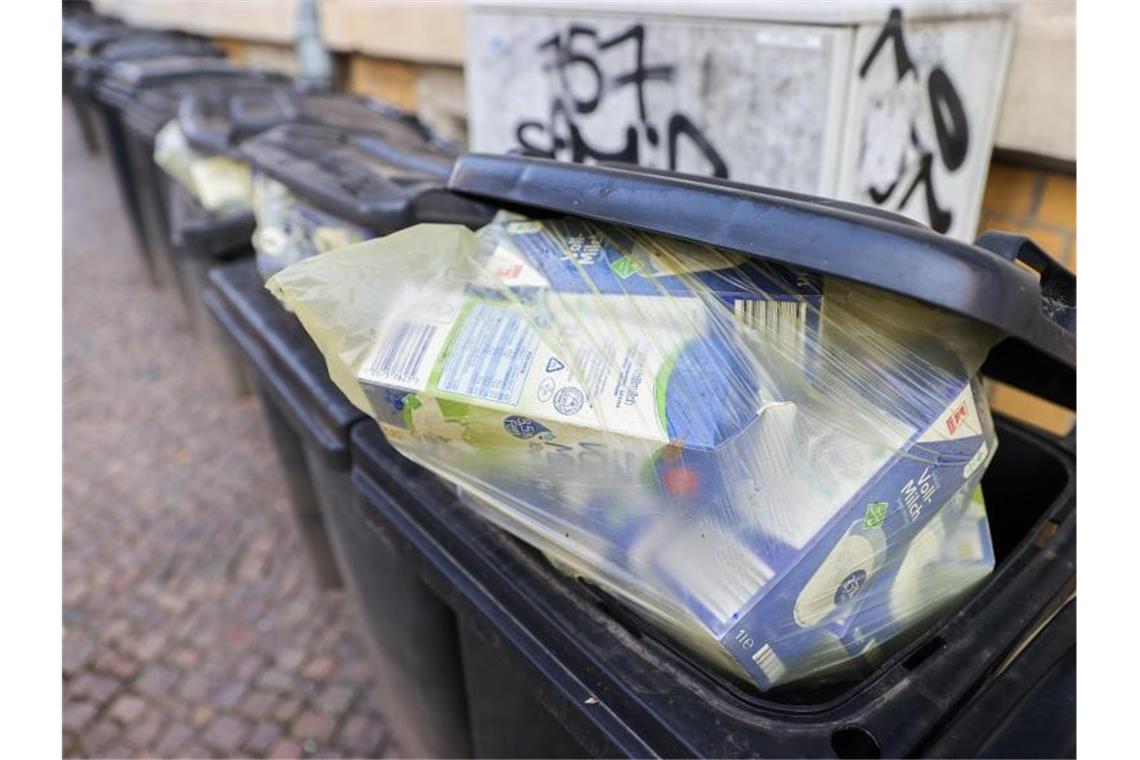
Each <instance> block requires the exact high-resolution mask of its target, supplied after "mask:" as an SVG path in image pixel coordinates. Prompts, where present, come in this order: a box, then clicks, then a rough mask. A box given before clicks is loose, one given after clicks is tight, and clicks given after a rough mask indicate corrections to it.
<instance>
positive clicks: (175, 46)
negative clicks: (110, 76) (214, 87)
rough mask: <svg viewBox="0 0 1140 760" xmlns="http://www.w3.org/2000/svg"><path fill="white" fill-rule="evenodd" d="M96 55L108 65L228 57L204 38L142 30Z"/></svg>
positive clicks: (106, 44) (111, 42)
mask: <svg viewBox="0 0 1140 760" xmlns="http://www.w3.org/2000/svg"><path fill="white" fill-rule="evenodd" d="M92 53H93V54H94V55H96V56H97V57H98V58H99V59H100V60H102V61H103V62H104V63H115V62H118V61H142V60H147V59H150V58H170V57H174V56H178V57H207V58H221V57H223V56H224V55H225V51H223V50H222V49H221V48H219V47H218V46H217V45H215V44H214V43H213V42H211V41H210V40H208V39H206V38H204V37H198V36H195V35H192V34H187V33H185V32H178V31H154V30H141V29H134V30H131V31H130V33H129V34H126V35H117V36H114V37H111V38H109V39H107V40H106V41H105V42H103V43H102V44H101V45H99V46H98V47H97V48H96V49H94V50H92Z"/></svg>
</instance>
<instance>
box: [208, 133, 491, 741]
mask: <svg viewBox="0 0 1140 760" xmlns="http://www.w3.org/2000/svg"><path fill="white" fill-rule="evenodd" d="M403 132H404V130H402V129H397V130H396V134H403ZM389 136H391V135H389ZM400 148H402V149H404V150H407V151H408V152H407V153H405V152H402V150H400ZM243 153H244V154H245V155H247V156H248V157H249V158H250V160H251V161H252V162H253V163H254V166H255V168H256V169H258V170H262V169H264V170H266V171H267V172H271V173H272V176H274V177H275V178H277V179H276V180H275V181H280V182H288V188H289V190H290V191H292V192H295V193H297V197H298V198H303V200H298V201H297V202H298V203H300V204H302V205H303V207H304V211H303V213H305V214H307V215H311V214H319V217H320V223H321V224H322V225H330V224H331V225H347V226H351V227H354V228H356V227H359V228H360V230H361V233H360V234H362V235H366V236H369V237H373V236H376V235H380V234H385V233H388V232H393V231H395V230H397V229H400V228H401V227H403V226H407V225H411V224H416V223H418V222H421V221H450V222H455V223H461V224H470V225H472V226H480V225H482V224H483V223H485V222H487V221H489V220H490V218H491V216H492V209H491V208H489V207H487V206H485V205H484V204H481V203H479V202H476V201H472V200H470V199H465V198H456V197H452V196H451V195H450V194H449V193H448V192H447V191H446V189H445V188H444V184H445V182H446V177H447V174H448V172H449V171H450V166H451V158H450V157H449V156H447V155H446V154H441V153H439V152H438V151H437V150H435V149H427V148H425V146H424V144H423V143H422V141H417V142H415V143H413V144H411V145H409V144H408V143H407V142H395V143H393V142H388V141H387V140H386V139H384V138H382V137H378V136H377V135H376V134H374V133H366V134H349V133H347V132H346V131H344V130H335V129H330V128H328V127H315V126H312V125H302V124H296V125H288V126H282V127H278V128H276V129H275V130H272V131H270V132H266V133H264V134H262V135H260V136H258V137H255V138H253V139H251V140H247V141H246V142H245V143H244V144H243ZM266 167H272V168H271V169H267V168H266ZM312 218H313V217H312V216H306V217H305V221H303V222H302V224H304V223H306V221H307V220H311V219H312ZM259 223H260V221H259ZM259 234H260V231H259ZM307 253H308V251H306V252H304V253H302V254H299V255H306V254H307ZM208 279H209V283H210V284H209V287H208V289H207V290H206V293H205V295H204V300H205V302H206V305H207V307H208V309H209V310H210V312H211V313H212V314H213V316H214V317H215V318H216V319H217V321H218V323H219V324H220V326H221V328H222V330H223V332H224V333H225V334H226V335H227V336H228V337H229V339H230V340H232V341H233V343H234V345H235V347H236V348H235V351H236V353H238V354H240V355H241V356H242V359H243V364H244V366H245V368H246V372H247V375H248V378H249V383H250V385H251V386H252V388H253V389H254V393H255V395H256V397H257V399H258V402H259V404H260V406H261V409H262V412H263V414H264V417H265V420H266V425H267V427H268V429H269V432H270V434H271V436H272V439H273V441H274V446H275V448H276V449H277V453H278V456H279V459H280V461H281V465H282V469H283V470H284V472H285V474H286V477H287V478H288V482H289V487H290V495H291V499H292V507H293V510H294V514H295V523H296V524H297V525H298V527H299V530H300V532H301V538H302V541H303V542H304V543H305V545H306V546H307V548H308V550H309V553H310V556H312V557H313V558H314V565H315V569H316V572H317V574H318V577H319V579H320V580H321V582H322V583H324V584H325V585H326V586H328V585H333V584H335V583H337V581H338V573H337V571H336V567H337V566H339V568H340V575H341V576H343V579H344V581H345V583H346V585H347V586H348V588H349V591H350V592H351V594H352V596H353V598H354V600H355V601H356V603H357V604H359V606H360V609H361V613H362V614H361V618H362V620H363V621H364V623H365V625H366V627H367V631H366V633H367V637H368V639H369V641H370V642H371V644H372V649H373V652H374V659H375V661H376V672H377V681H378V686H379V688H380V690H381V692H382V693H383V702H384V704H385V706H386V713H387V714H388V717H389V718H390V720H391V723H390V726H391V730H392V731H393V733H394V734H395V736H396V738H397V742H398V743H399V745H400V746H401V748H402V749H403V750H404V751H405V752H407V753H408V754H409V755H411V756H422V757H456V756H468V755H470V754H471V744H470V733H469V730H468V726H467V704H466V700H465V695H464V690H463V688H462V677H461V672H462V670H461V665H460V662H459V653H458V638H457V635H456V628H455V621H454V618H453V616H452V614H451V612H450V610H449V609H447V608H446V607H445V606H443V605H441V604H440V603H439V602H438V601H436V600H435V598H434V597H433V596H432V595H431V594H429V593H426V592H425V590H424V589H423V588H422V587H421V585H420V581H419V578H418V576H417V575H416V574H414V573H408V572H406V567H405V565H404V564H403V562H402V559H401V558H400V557H399V556H398V555H397V554H396V553H395V552H394V551H393V550H392V549H391V548H389V547H387V546H386V545H385V544H384V543H383V542H378V541H377V540H376V538H375V534H374V533H373V532H372V531H371V530H368V529H365V526H363V524H362V523H361V522H360V514H359V512H357V511H356V510H355V508H354V506H353V505H354V498H353V489H352V486H351V483H350V480H349V472H350V469H351V465H352V463H351V460H350V457H349V436H350V434H351V430H352V428H353V427H354V426H355V425H357V424H358V423H360V422H361V421H363V419H364V416H363V415H362V414H361V413H360V412H359V411H358V410H357V408H356V407H355V406H353V405H352V404H351V403H350V402H349V401H348V399H346V398H345V397H344V395H343V394H342V393H341V392H340V391H339V390H338V389H337V387H336V386H335V385H334V384H333V382H332V381H331V380H330V379H329V376H328V370H327V367H326V365H325V362H324V359H323V357H322V356H321V354H320V352H319V351H318V350H317V349H316V347H315V346H314V345H313V343H312V341H311V340H310V339H309V337H308V336H307V335H306V334H305V331H304V329H303V328H302V327H301V325H300V323H299V322H298V321H297V319H296V318H295V317H294V316H293V315H292V314H289V313H288V312H286V311H285V310H284V309H283V308H282V307H281V306H280V304H279V303H277V301H276V300H275V299H274V298H273V297H272V296H271V295H270V294H269V292H268V291H267V290H266V289H265V287H264V285H263V281H264V280H263V276H262V273H261V272H259V271H258V269H257V268H256V266H255V263H254V261H253V260H251V259H243V260H239V261H235V262H232V263H228V264H223V265H220V266H216V267H214V268H213V269H211V270H210V272H209V275H208Z"/></svg>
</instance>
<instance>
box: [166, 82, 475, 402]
mask: <svg viewBox="0 0 1140 760" xmlns="http://www.w3.org/2000/svg"><path fill="white" fill-rule="evenodd" d="M178 122H179V126H180V128H181V129H182V132H183V134H184V135H185V138H186V142H187V144H188V145H189V146H190V148H192V149H193V150H195V151H198V152H200V153H203V154H206V155H210V156H225V157H228V158H235V159H238V160H242V161H244V160H245V158H244V156H243V155H242V153H241V151H240V146H241V144H242V142H243V141H244V140H246V139H248V138H250V137H253V136H255V135H257V134H258V133H261V132H264V131H266V130H268V129H270V128H272V127H275V126H278V125H282V124H290V123H292V124H307V125H321V126H324V127H328V128H330V129H336V130H340V131H343V132H344V133H345V134H359V135H362V136H365V135H367V136H370V138H369V139H373V140H375V141H380V142H381V144H384V145H388V146H389V148H388V149H389V151H390V152H391V153H392V154H393V155H394V160H399V157H400V155H401V153H400V151H401V148H400V147H399V146H400V145H407V144H409V142H411V143H414V144H415V145H414V149H415V150H425V151H436V152H440V151H443V150H444V149H445V148H446V143H445V142H444V141H442V140H440V139H439V138H437V137H436V136H435V135H434V133H432V132H431V131H430V130H429V129H427V127H425V126H423V125H422V124H421V123H420V122H419V121H418V120H417V119H416V118H415V116H413V115H411V114H408V113H406V112H404V111H400V110H399V109H396V108H394V107H392V106H390V105H388V104H386V103H383V102H381V101H377V100H374V99H371V98H365V97H360V96H353V95H348V94H344V93H332V92H305V91H302V90H299V89H298V88H297V87H295V86H294V85H291V84H284V83H280V82H260V81H255V82H250V81H247V80H244V79H241V80H237V81H236V82H235V83H233V84H231V83H228V82H227V83H222V84H220V85H214V84H211V85H209V86H204V87H194V88H193V90H192V91H191V92H189V94H187V95H185V96H184V97H183V98H182V100H181V102H180V104H179V107H178ZM393 136H395V137H396V139H397V143H396V144H390V143H388V142H387V140H389V139H392V137H393ZM409 150H410V149H409ZM440 155H441V156H444V155H450V154H444V153H442V152H441V153H440ZM409 160H411V159H409ZM441 160H445V161H446V159H441ZM449 168H450V163H449V162H445V163H444V164H443V165H441V168H440V171H439V173H438V174H437V176H438V177H439V179H438V180H437V184H440V183H442V180H443V178H445V177H446V172H447V170H448V169H449ZM393 171H396V170H393ZM159 183H160V187H161V188H163V189H164V190H165V192H166V193H167V195H168V196H169V199H170V202H169V207H168V212H169V217H170V222H169V225H168V226H169V229H170V235H171V246H172V248H171V250H172V252H173V255H174V259H175V271H176V273H177V274H178V277H179V284H180V290H181V292H182V293H184V294H185V296H186V302H187V305H188V307H189V314H190V318H191V325H192V326H194V327H195V328H198V327H201V328H202V329H203V331H204V333H205V337H207V338H213V337H216V336H215V335H214V333H215V331H214V329H213V325H214V323H213V320H209V319H206V318H204V316H205V309H204V307H203V302H202V292H203V290H204V288H205V285H206V275H207V271H208V270H209V269H210V268H211V267H212V266H214V265H215V264H217V263H219V262H224V261H229V260H233V259H237V258H241V257H243V256H248V255H252V253H253V247H252V237H253V234H254V230H255V220H254V216H253V213H252V211H251V210H249V209H233V210H229V211H225V212H211V211H209V210H207V209H205V208H203V207H202V206H201V205H200V204H199V203H198V202H197V201H196V200H195V199H194V198H193V197H192V196H191V194H190V193H189V192H187V191H186V190H185V189H183V188H182V187H181V186H180V185H179V184H178V183H177V182H176V181H174V180H173V179H172V178H170V177H168V176H164V175H163V174H162V173H161V172H160V173H159ZM399 194H400V193H399V191H397V192H396V193H395V195H397V196H398V195H399ZM413 195H414V193H413ZM394 202H395V203H397V204H398V203H399V202H400V200H399V198H397V199H396V200H395V201H394ZM409 202H410V201H409ZM464 204H466V205H470V204H469V203H468V202H466V201H464ZM383 222H384V220H383V219H378V220H377V221H376V224H377V225H381V224H382V226H379V227H378V228H377V231H376V233H375V234H381V233H383V232H387V231H390V230H391V229H393V227H392V226H391V225H389V224H386V223H383ZM369 234H373V233H369ZM216 342H217V345H216V346H215V347H214V349H215V354H216V355H217V356H219V357H220V358H221V360H222V362H223V364H224V365H225V366H224V367H223V368H222V373H223V375H224V377H225V378H226V379H227V382H228V385H229V386H230V388H231V389H233V390H234V391H236V392H241V391H242V390H244V387H245V385H244V382H243V380H242V378H243V375H242V373H241V371H240V366H239V365H236V364H235V363H234V361H233V360H232V356H231V354H232V352H230V351H229V350H228V348H226V347H227V346H228V345H229V341H223V340H220V339H219V340H217V341H216Z"/></svg>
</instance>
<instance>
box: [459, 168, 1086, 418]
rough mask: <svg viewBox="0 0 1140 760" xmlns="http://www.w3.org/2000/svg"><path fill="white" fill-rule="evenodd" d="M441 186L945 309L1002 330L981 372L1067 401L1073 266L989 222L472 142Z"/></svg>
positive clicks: (1071, 377) (1072, 371)
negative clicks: (954, 234)
mask: <svg viewBox="0 0 1140 760" xmlns="http://www.w3.org/2000/svg"><path fill="white" fill-rule="evenodd" d="M447 186H448V188H449V189H450V190H452V191H453V192H456V193H459V194H462V195H467V196H470V197H474V198H477V199H479V200H483V201H489V202H493V203H498V204H500V205H507V206H510V207H518V208H520V209H522V210H525V209H538V210H541V211H543V212H547V213H550V212H554V213H561V214H567V215H573V216H579V217H583V218H586V219H591V220H594V221H599V222H606V223H611V224H618V225H623V226H628V227H633V228H637V229H642V230H646V231H649V232H655V233H660V234H664V235H670V236H673V237H677V238H682V239H685V240H689V241H693V242H697V243H704V244H709V245H715V246H718V247H720V248H725V249H729V250H732V251H735V252H737V253H740V254H743V255H745V256H749V257H752V258H758V259H764V260H768V261H773V262H777V263H780V264H784V265H787V266H791V267H793V268H797V269H804V270H809V271H813V272H817V273H819V274H823V275H831V276H835V277H839V278H842V279H845V280H850V281H853V282H857V283H861V284H865V285H870V286H873V287H877V288H881V289H883V290H886V291H889V292H892V293H897V294H899V295H902V296H906V297H909V298H912V299H915V300H918V301H920V302H923V303H926V304H928V305H931V306H935V307H939V308H942V309H946V310H948V311H951V312H954V313H956V314H960V315H962V316H965V317H968V318H970V319H972V320H974V321H976V322H979V323H981V324H984V325H987V326H989V327H992V328H994V329H996V330H998V331H999V332H1000V333H1001V334H1002V335H1004V336H1005V339H1004V340H1003V341H1001V342H1000V343H999V344H998V345H997V346H996V347H995V348H994V349H993V351H991V353H990V357H989V359H988V360H987V364H986V366H985V367H983V372H986V373H987V374H990V375H991V376H993V377H995V378H996V379H999V380H1002V381H1003V382H1007V383H1009V384H1011V385H1015V386H1017V387H1020V388H1022V389H1024V390H1027V391H1029V392H1030V393H1034V394H1036V395H1039V396H1042V397H1044V398H1046V399H1048V400H1050V401H1053V402H1055V403H1058V404H1061V405H1063V406H1067V407H1069V408H1071V409H1075V408H1076V276H1075V275H1073V274H1072V273H1071V272H1069V271H1068V270H1067V269H1065V268H1064V267H1063V266H1061V265H1060V264H1058V263H1057V262H1055V261H1054V260H1053V259H1051V258H1050V257H1049V256H1048V255H1047V254H1045V253H1044V252H1043V251H1041V249H1040V248H1038V247H1037V246H1036V245H1035V244H1034V243H1033V242H1032V241H1030V240H1028V239H1027V238H1024V237H1021V236H1015V235H1009V234H1006V233H997V232H989V233H986V234H984V235H982V236H981V237H980V238H978V240H977V241H976V243H974V244H969V243H964V242H961V241H958V240H955V239H953V238H949V237H946V236H944V235H940V234H938V233H936V232H934V231H933V230H931V229H929V228H927V227H925V226H923V225H921V224H916V223H914V222H911V221H910V220H908V219H906V218H905V217H900V216H898V215H895V214H890V213H888V212H883V211H882V210H880V209H875V208H867V207H862V206H860V205H858V204H854V203H846V202H839V201H834V200H829V199H825V198H819V197H814V196H810V195H805V194H800V193H790V192H786V191H781V190H774V189H771V188H765V187H761V186H758V185H748V184H745V183H739V182H729V181H724V180H717V179H713V178H706V177H698V176H695V175H688V174H679V173H676V172H668V171H661V170H654V169H644V168H642V167H638V166H633V165H619V164H605V165H598V166H593V165H584V164H573V163H568V162H563V161H555V160H552V159H546V158H533V157H529V156H515V155H490V154H480V153H469V154H466V155H463V156H461V157H460V158H459V159H458V160H457V161H456V163H455V166H454V168H453V169H452V173H451V177H450V178H449V180H448V183H447Z"/></svg>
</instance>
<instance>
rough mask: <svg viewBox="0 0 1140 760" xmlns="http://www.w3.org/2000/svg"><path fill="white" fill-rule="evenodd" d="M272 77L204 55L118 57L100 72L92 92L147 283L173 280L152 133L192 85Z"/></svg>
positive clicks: (174, 109) (164, 208)
mask: <svg viewBox="0 0 1140 760" xmlns="http://www.w3.org/2000/svg"><path fill="white" fill-rule="evenodd" d="M274 77H275V75H272V74H269V73H266V72H260V71H254V70H250V69H245V68H242V67H240V66H237V65H235V64H232V63H230V62H228V61H226V60H224V59H220V58H213V57H209V56H205V55H202V56H197V57H151V58H147V59H144V60H140V61H134V60H130V61H123V62H118V63H115V64H114V65H113V66H111V67H109V69H108V70H107V71H106V73H104V74H103V75H102V76H101V77H100V79H99V84H98V87H97V90H96V94H97V98H98V102H99V104H100V113H101V115H102V123H103V125H104V133H105V134H106V135H107V140H106V141H107V143H108V145H110V146H111V150H110V153H111V159H112V163H113V164H114V165H115V170H116V171H115V174H116V178H117V180H118V184H119V189H120V191H121V194H122V196H123V199H124V202H125V203H124V205H126V206H127V207H128V210H129V211H130V212H131V214H130V215H131V221H132V227H133V229H134V232H135V237H136V240H138V242H139V245H140V248H141V250H142V251H143V253H144V254H145V255H146V258H145V262H146V265H147V269H148V272H149V273H150V275H151V279H152V281H153V282H155V283H159V282H161V281H162V280H163V279H165V280H167V281H171V280H173V266H172V262H171V258H170V247H169V243H168V242H167V241H168V239H169V231H168V229H167V220H166V204H167V199H166V194H165V188H164V187H163V185H164V183H162V182H160V181H159V177H158V173H157V167H156V166H155V164H154V159H153V153H154V137H155V135H156V134H157V132H158V130H160V129H161V128H162V127H163V126H164V125H165V124H166V122H168V121H169V120H170V119H172V118H174V116H175V114H176V113H177V109H178V102H179V100H180V99H181V98H182V96H183V95H185V94H186V92H187V91H188V90H189V89H190V88H191V87H192V86H193V85H195V84H197V85H200V86H205V87H210V86H214V87H216V86H221V85H222V84H224V83H225V82H226V81H230V82H232V81H234V80H236V79H238V78H244V79H247V80H249V79H253V80H257V79H267V78H270V79H271V78H274Z"/></svg>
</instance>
